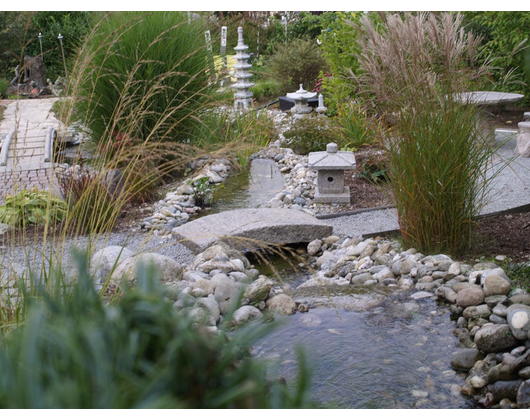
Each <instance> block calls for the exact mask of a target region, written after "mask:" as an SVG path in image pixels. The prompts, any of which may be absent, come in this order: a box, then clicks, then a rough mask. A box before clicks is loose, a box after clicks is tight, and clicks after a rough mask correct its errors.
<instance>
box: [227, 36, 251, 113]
mask: <svg viewBox="0 0 530 420" xmlns="http://www.w3.org/2000/svg"><path fill="white" fill-rule="evenodd" d="M237 35H238V38H237V47H235V48H234V50H236V51H237V53H236V55H235V58H236V61H237V63H236V65H235V66H234V69H235V71H236V72H235V77H236V79H237V82H236V83H235V84H233V85H232V86H233V87H235V88H236V89H237V92H236V93H234V98H235V101H234V107H235V108H240V107H243V108H244V109H248V108H252V92H251V91H250V90H249V89H250V88H251V87H252V86H254V83H250V82H249V79H250V77H251V76H252V74H250V73H249V72H248V69H250V68H251V67H252V64H249V63H248V61H247V60H248V59H249V58H250V55H248V54H246V53H245V51H246V50H248V46H247V45H245V43H244V42H243V28H242V27H241V26H240V27H239V28H237Z"/></svg>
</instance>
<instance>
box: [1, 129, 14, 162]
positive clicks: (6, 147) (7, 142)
mask: <svg viewBox="0 0 530 420" xmlns="http://www.w3.org/2000/svg"><path fill="white" fill-rule="evenodd" d="M14 136H15V130H14V129H13V130H11V131H10V132H9V134H8V135H7V137H6V138H5V139H4V141H3V142H2V149H0V166H6V164H7V153H8V152H9V146H11V140H12V139H13V137H14Z"/></svg>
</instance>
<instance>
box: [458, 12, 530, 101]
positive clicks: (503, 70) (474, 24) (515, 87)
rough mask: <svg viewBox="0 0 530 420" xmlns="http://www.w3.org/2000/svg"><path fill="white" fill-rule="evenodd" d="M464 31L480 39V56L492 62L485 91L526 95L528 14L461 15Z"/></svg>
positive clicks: (487, 13) (481, 13) (466, 13)
mask: <svg viewBox="0 0 530 420" xmlns="http://www.w3.org/2000/svg"><path fill="white" fill-rule="evenodd" d="M462 14H463V16H464V27H465V28H466V30H467V31H472V32H473V33H475V34H477V35H480V36H482V38H483V39H482V42H481V47H480V51H481V56H482V59H483V60H492V64H493V66H492V67H491V69H490V72H489V75H488V78H487V79H486V80H485V81H484V82H485V83H484V85H483V86H482V88H483V89H484V90H496V91H504V92H514V91H518V92H521V93H523V94H525V95H526V96H527V98H526V100H528V95H530V89H529V88H528V86H527V85H525V84H524V83H523V80H524V52H525V50H527V49H528V46H529V45H530V43H529V38H530V30H529V29H528V28H529V25H530V12H528V11H519V12H515V11H481V12H471V11H468V12H463V13H462Z"/></svg>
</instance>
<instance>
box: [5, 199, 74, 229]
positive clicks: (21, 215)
mask: <svg viewBox="0 0 530 420" xmlns="http://www.w3.org/2000/svg"><path fill="white" fill-rule="evenodd" d="M67 210H68V208H67V205H66V203H65V202H64V201H63V200H61V199H60V198H58V197H54V196H52V195H51V194H50V193H49V192H46V191H37V190H33V191H29V190H21V191H19V192H17V193H16V194H15V195H7V197H6V199H5V204H4V205H3V206H0V223H7V224H9V225H14V226H17V227H23V226H26V225H29V224H36V225H43V224H47V223H49V222H57V221H61V220H64V219H65V218H66V215H67Z"/></svg>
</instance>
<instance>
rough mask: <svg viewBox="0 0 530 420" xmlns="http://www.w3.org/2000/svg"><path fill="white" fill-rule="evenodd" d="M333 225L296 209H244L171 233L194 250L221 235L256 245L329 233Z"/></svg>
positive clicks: (231, 242) (241, 246) (232, 242)
mask: <svg viewBox="0 0 530 420" xmlns="http://www.w3.org/2000/svg"><path fill="white" fill-rule="evenodd" d="M332 233H333V227H332V226H330V225H328V224H326V223H324V222H322V221H320V220H318V219H316V218H315V217H313V216H310V215H309V214H307V213H304V212H302V211H299V210H294V209H270V208H259V209H241V210H232V211H225V212H222V213H218V214H212V215H210V216H206V217H202V218H200V219H196V220H194V221H192V222H189V223H186V224H185V225H182V226H179V227H177V228H174V229H173V231H172V236H173V238H175V239H176V240H178V241H181V242H182V243H183V244H184V245H185V246H187V247H188V248H189V249H191V250H192V251H194V252H202V251H203V250H205V249H206V248H208V247H209V246H211V245H212V244H213V243H214V242H216V241H218V240H220V239H222V240H223V241H225V242H227V243H228V244H229V245H230V246H232V247H234V248H237V249H240V250H243V249H256V248H259V247H260V246H262V245H263V244H264V243H265V244H268V245H284V244H290V243H298V242H311V241H312V240H314V239H317V238H322V237H325V236H329V235H331V234H332Z"/></svg>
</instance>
